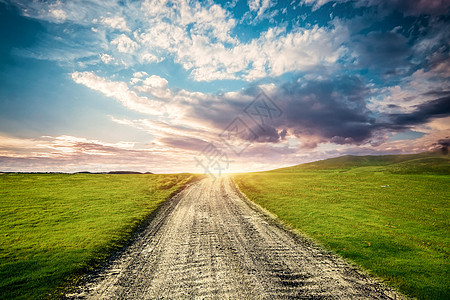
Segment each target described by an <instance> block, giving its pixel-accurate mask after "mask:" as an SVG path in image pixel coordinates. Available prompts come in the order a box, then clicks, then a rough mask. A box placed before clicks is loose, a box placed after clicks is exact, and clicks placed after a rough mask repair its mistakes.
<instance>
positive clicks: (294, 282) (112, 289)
mask: <svg viewBox="0 0 450 300" xmlns="http://www.w3.org/2000/svg"><path fill="white" fill-rule="evenodd" d="M68 296H69V298H88V299H90V298H92V299H111V298H113V299H117V298H119V299H145V298H147V299H155V298H158V299H159V298H171V299H172V298H176V299H179V298H195V299H204V298H215V299H224V298H225V299H230V298H231V299H275V298H296V299H321V298H326V299H330V298H332V299H355V298H356V299H358V298H359V299H368V298H369V299H395V298H399V296H398V295H397V294H395V293H394V292H393V291H391V290H389V289H387V288H386V287H384V286H382V285H381V284H379V283H377V282H376V281H374V280H373V279H371V278H369V277H368V276H366V275H364V274H362V273H361V272H359V271H357V270H356V269H355V268H353V267H351V266H349V265H348V264H346V263H345V262H343V261H342V260H341V259H339V258H336V257H335V256H333V255H330V254H329V253H327V252H326V251H324V250H322V249H321V248H320V247H317V246H314V245H313V244H312V243H311V242H309V241H308V240H307V239H304V238H301V237H295V236H293V234H292V233H289V232H287V231H286V230H283V229H282V228H281V227H280V226H278V225H277V222H276V221H274V220H273V219H271V218H270V217H268V216H267V215H266V214H264V213H263V212H262V211H261V210H259V209H255V207H253V205H251V204H249V203H248V200H245V199H243V197H242V195H241V194H240V193H239V191H238V190H237V189H236V187H235V185H234V183H233V182H232V180H231V179H230V178H228V177H225V178H224V177H222V178H220V179H217V180H216V181H213V180H211V179H205V180H202V181H200V182H197V183H195V184H193V185H191V186H190V187H188V188H186V189H185V190H184V191H183V192H181V193H179V194H178V195H177V196H176V197H174V198H173V199H171V200H170V201H168V202H167V203H166V204H165V205H164V206H163V207H162V208H161V209H160V210H159V212H158V214H157V215H156V217H155V218H154V219H153V220H152V221H151V222H150V224H149V225H148V226H147V227H146V228H145V230H143V231H142V232H141V233H139V234H138V236H137V237H136V238H135V240H134V241H133V243H132V244H131V245H130V246H129V247H127V249H126V250H125V251H124V252H123V253H122V254H121V255H119V256H118V257H117V258H116V259H115V260H113V261H112V262H111V263H110V264H109V265H108V267H107V268H105V269H103V270H100V271H98V272H96V273H95V274H91V275H89V276H88V277H87V279H86V283H85V285H84V286H82V287H80V288H79V290H78V292H77V293H75V294H71V295H68Z"/></svg>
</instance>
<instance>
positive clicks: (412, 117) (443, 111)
mask: <svg viewBox="0 0 450 300" xmlns="http://www.w3.org/2000/svg"><path fill="white" fill-rule="evenodd" d="M429 93H431V94H433V92H429ZM437 94H438V95H440V94H445V95H446V96H445V97H442V98H438V99H434V100H431V101H428V102H425V103H421V104H419V105H416V106H415V108H416V109H415V110H414V111H413V112H411V113H408V114H391V115H389V117H390V119H391V122H392V124H395V125H396V126H399V127H400V126H410V125H417V124H423V123H426V122H428V121H429V120H430V119H432V118H443V117H447V116H449V115H450V92H443V93H442V92H437Z"/></svg>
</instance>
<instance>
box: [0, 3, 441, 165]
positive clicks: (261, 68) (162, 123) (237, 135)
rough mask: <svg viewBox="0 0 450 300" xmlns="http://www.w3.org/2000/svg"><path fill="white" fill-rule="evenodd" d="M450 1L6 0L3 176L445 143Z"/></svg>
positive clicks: (407, 149) (270, 159)
mask: <svg viewBox="0 0 450 300" xmlns="http://www.w3.org/2000/svg"><path fill="white" fill-rule="evenodd" d="M449 7H450V5H449V3H448V1H444V0H442V1H440V0H433V1H424V0H414V1H412V0H393V1H382V0H356V1H346V0H339V1H328V0H302V1H275V0H260V1H255V0H249V1H245V0H240V1H216V2H214V1H200V2H197V1H165V0H162V1H149V0H146V1H125V0H122V1H115V0H107V1H96V0H91V1H86V0H78V1H30V0H23V1H22V0H16V1H9V0H0V23H1V26H0V38H1V40H2V43H1V44H0V171H63V172H74V171H82V170H88V171H107V170H137V171H153V172H163V173H167V172H182V171H189V172H203V171H208V170H209V169H208V168H205V166H204V164H202V163H199V161H202V159H203V160H204V159H207V160H208V159H209V160H208V163H210V162H211V160H215V163H216V165H215V166H216V167H217V166H218V163H219V162H218V157H220V158H224V157H226V158H227V159H226V160H225V163H224V160H222V161H220V162H221V164H222V166H221V171H223V172H233V171H252V170H265V169H271V168H275V167H283V166H288V165H294V164H298V163H302V162H307V161H312V160H317V159H323V158H327V157H334V156H339V155H345V154H358V155H364V154H388V153H389V154H393V153H413V152H421V151H427V150H430V149H433V148H436V147H438V146H439V143H441V144H442V143H447V142H448V136H450V117H449V113H450V108H449V105H450V81H449V77H450V57H449V49H450V44H449V41H450V11H449ZM261 93H262V94H261ZM261 95H263V97H261ZM267 105H268V106H267ZM258 107H259V108H258ZM268 108H270V109H272V110H271V111H270V109H269V110H268ZM255 109H256V110H255ZM249 111H251V112H252V113H248V112H249ZM271 112H272V113H273V114H271ZM255 113H258V114H260V115H258V116H256V117H255ZM252 114H253V115H252ZM224 133H225V134H224ZM224 137H225V138H224ZM236 146H237V147H238V148H239V151H236V149H237V148H236ZM211 147H213V148H214V149H215V150H216V152H214V153H216V154H217V153H221V155H219V156H217V155H215V156H214V157H211V153H209V154H208V153H207V151H208V149H212V148H211ZM208 155H209V156H208ZM211 167H212V166H211Z"/></svg>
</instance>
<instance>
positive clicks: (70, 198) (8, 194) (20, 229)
mask: <svg viewBox="0 0 450 300" xmlns="http://www.w3.org/2000/svg"><path fill="white" fill-rule="evenodd" d="M194 179H195V176H193V175H188V174H179V175H143V174H142V175H107V174H74V175H70V174H2V175H0V220H1V223H0V298H1V299H36V298H43V297H45V298H47V297H49V294H51V297H57V296H58V293H62V291H63V290H64V287H65V286H68V285H70V283H71V282H73V281H74V280H76V279H77V278H78V277H79V275H80V274H82V273H83V272H85V271H87V270H89V269H90V268H92V266H94V265H95V264H96V263H98V262H100V261H102V260H104V259H105V258H106V257H107V256H108V255H109V254H110V253H111V252H112V251H114V250H115V249H118V248H119V247H120V246H121V245H123V244H124V242H125V241H126V240H127V238H128V237H129V236H130V234H131V233H132V232H133V231H134V230H135V229H136V228H137V227H138V226H139V225H140V224H141V223H142V222H143V220H144V219H146V218H147V217H148V216H149V215H150V214H151V213H152V212H153V211H154V210H155V209H156V208H157V207H158V206H159V205H160V204H161V203H162V202H163V201H164V200H165V199H167V198H168V197H169V196H170V195H171V194H172V193H174V192H175V191H177V190H178V189H180V188H181V187H182V186H183V185H185V184H187V183H188V182H189V181H191V180H194Z"/></svg>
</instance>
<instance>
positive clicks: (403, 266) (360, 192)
mask: <svg viewBox="0 0 450 300" xmlns="http://www.w3.org/2000/svg"><path fill="white" fill-rule="evenodd" d="M234 179H235V181H236V183H237V184H238V186H239V188H240V189H241V190H242V191H243V192H244V193H245V194H246V195H247V196H248V197H249V199H251V200H252V201H254V202H256V203H258V204H259V205H261V206H262V207H264V208H265V209H267V210H269V211H271V212H272V213H274V214H275V215H277V216H278V217H279V218H280V219H281V220H283V221H285V222H286V223H288V224H290V225H291V226H293V227H295V228H297V229H299V230H300V231H301V232H303V233H305V234H306V235H308V236H310V237H312V238H314V239H316V240H318V241H319V242H320V243H322V244H323V245H324V246H325V247H326V248H328V249H332V250H333V251H335V252H337V253H339V254H340V255H342V256H343V257H345V258H347V259H349V260H350V261H353V262H355V263H357V264H359V265H360V266H362V267H363V268H365V269H366V270H368V271H369V272H370V273H372V274H375V275H377V276H379V277H380V278H382V279H384V280H386V281H387V282H388V283H389V284H391V285H393V286H395V287H397V288H399V289H400V291H402V292H404V293H405V294H407V295H410V296H413V297H418V298H419V299H450V265H449V250H450V249H449V245H450V221H449V220H450V213H449V206H450V205H449V195H450V188H449V186H450V185H449V183H450V164H449V159H448V157H445V156H439V155H435V154H430V153H425V154H418V155H409V156H402V155H398V156H386V157H382V156H366V157H350V156H346V157H340V158H336V159H331V160H324V161H320V162H316V163H310V164H304V165H299V166H295V167H291V168H284V169H279V170H274V171H270V172H261V173H249V174H236V175H234ZM383 186H385V187H383Z"/></svg>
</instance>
